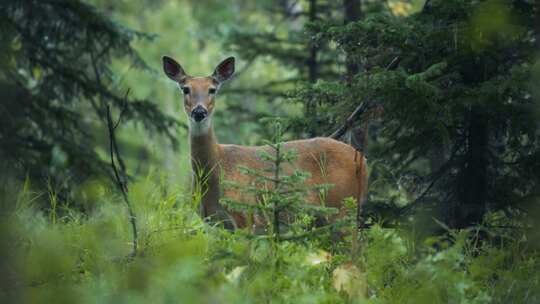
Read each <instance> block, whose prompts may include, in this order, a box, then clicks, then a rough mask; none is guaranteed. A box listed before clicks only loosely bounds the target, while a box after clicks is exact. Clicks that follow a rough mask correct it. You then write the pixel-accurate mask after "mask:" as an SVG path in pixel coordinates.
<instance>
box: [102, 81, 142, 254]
mask: <svg viewBox="0 0 540 304" xmlns="http://www.w3.org/2000/svg"><path fill="white" fill-rule="evenodd" d="M128 95H129V89H128V91H127V92H126V95H125V97H124V106H123V109H122V111H121V113H120V116H119V117H118V121H116V122H115V123H113V120H112V117H111V108H110V106H109V105H107V129H108V131H109V152H110V158H111V168H112V169H113V172H114V178H115V182H116V185H117V186H118V188H119V189H120V192H121V193H122V198H123V200H124V203H125V204H126V208H127V210H128V213H129V222H130V224H131V231H132V234H133V241H132V246H133V247H132V250H131V253H130V254H129V256H128V258H129V259H133V258H134V257H135V256H136V255H137V243H138V234H137V218H136V216H135V212H134V211H133V208H132V207H131V203H130V201H129V197H128V194H127V193H128V186H127V173H126V165H125V163H124V161H123V160H122V157H121V156H120V152H119V150H118V144H117V141H116V135H115V130H116V128H117V127H118V125H119V124H120V121H121V119H122V115H123V114H124V112H125V109H126V105H127V96H128ZM116 163H118V166H119V167H120V168H118V166H117V164H116Z"/></svg>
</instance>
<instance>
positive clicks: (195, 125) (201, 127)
mask: <svg viewBox="0 0 540 304" xmlns="http://www.w3.org/2000/svg"><path fill="white" fill-rule="evenodd" d="M211 119H212V116H211V115H210V116H208V117H206V118H205V119H203V120H202V121H195V120H193V119H192V118H191V117H190V118H189V134H191V136H192V137H199V136H204V135H207V134H208V131H210V126H211V125H212V124H211Z"/></svg>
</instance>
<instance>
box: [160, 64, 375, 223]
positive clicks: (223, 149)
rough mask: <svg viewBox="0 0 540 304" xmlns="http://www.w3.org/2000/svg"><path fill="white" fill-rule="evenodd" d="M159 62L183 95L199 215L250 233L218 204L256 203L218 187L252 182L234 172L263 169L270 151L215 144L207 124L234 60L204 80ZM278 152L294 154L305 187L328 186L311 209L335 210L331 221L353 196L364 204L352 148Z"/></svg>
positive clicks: (329, 143)
mask: <svg viewBox="0 0 540 304" xmlns="http://www.w3.org/2000/svg"><path fill="white" fill-rule="evenodd" d="M162 61H163V71H164V73H165V75H166V76H167V77H168V78H169V79H170V80H172V81H174V82H175V83H176V84H177V86H178V88H179V89H180V92H181V94H182V95H183V106H184V110H185V112H186V114H187V118H188V132H189V143H190V146H191V164H192V169H193V175H192V176H193V177H194V179H195V180H194V184H197V183H199V184H201V183H203V189H199V190H200V191H201V193H202V198H201V203H200V213H201V216H202V217H203V218H205V219H210V220H216V221H223V222H226V221H230V222H232V223H231V225H232V228H249V227H246V225H248V224H252V221H249V219H248V218H247V215H246V214H242V213H240V212H234V211H232V210H225V207H223V206H222V205H221V204H220V202H219V201H220V198H222V197H227V198H231V199H235V200H237V201H238V200H240V201H244V202H246V201H248V202H253V203H255V202H256V200H255V199H254V198H246V197H243V194H242V193H241V191H239V190H234V189H225V190H223V189H222V187H220V182H221V181H222V180H229V181H234V182H236V183H239V184H245V185H248V184H249V183H250V182H251V180H250V179H253V177H249V176H247V175H244V174H241V172H240V171H239V170H238V167H239V166H240V165H242V166H245V167H250V168H254V169H262V168H264V166H267V164H265V163H264V161H263V160H261V158H260V151H262V150H266V151H270V149H269V147H268V146H241V145H234V144H220V143H218V141H217V138H216V135H215V133H214V128H213V124H212V121H213V118H214V117H213V114H214V110H215V107H216V96H217V93H218V91H219V90H220V88H221V86H222V84H223V83H225V82H226V81H227V80H229V79H230V78H231V77H232V76H233V74H234V71H235V58H234V57H228V58H226V59H225V60H223V61H222V62H221V63H219V64H218V65H217V67H216V68H215V70H214V72H213V73H212V74H211V75H210V76H206V77H193V76H190V75H188V74H187V73H186V72H185V70H184V69H183V68H182V66H181V65H180V64H179V63H178V62H177V61H176V60H174V59H173V58H171V57H169V56H163V57H162ZM283 148H284V149H285V150H287V149H294V150H295V153H296V154H297V158H296V160H295V161H294V163H293V164H292V167H293V168H295V169H298V170H302V171H305V172H309V174H310V177H309V178H308V179H306V180H305V184H306V186H313V185H320V184H331V185H333V186H332V187H331V188H330V189H328V190H327V193H326V195H325V198H324V200H325V201H324V202H321V201H320V195H319V193H315V191H314V193H310V195H309V198H308V201H309V202H310V203H312V204H322V203H324V204H325V206H327V207H333V208H336V209H338V210H339V213H338V214H337V215H335V216H333V219H331V221H335V220H336V219H338V218H342V217H343V216H345V214H346V210H345V208H342V207H343V206H342V204H343V200H344V199H345V198H348V197H353V198H355V199H356V200H357V202H358V204H361V202H362V201H363V200H364V198H365V195H366V190H367V168H366V158H365V157H364V155H363V154H362V153H361V152H359V151H357V150H356V149H355V148H353V147H352V146H350V145H347V144H345V143H343V142H340V141H337V140H334V139H331V138H326V137H316V138H311V139H300V140H293V141H288V142H284V143H283ZM321 159H325V162H324V164H322V165H323V166H325V168H321V161H320V160H321ZM288 170H292V168H289V169H288ZM197 172H198V173H197ZM201 172H203V173H204V174H201ZM203 178H204V179H205V180H204V182H203V181H202V179H203ZM197 179H198V180H197ZM359 206H360V205H359Z"/></svg>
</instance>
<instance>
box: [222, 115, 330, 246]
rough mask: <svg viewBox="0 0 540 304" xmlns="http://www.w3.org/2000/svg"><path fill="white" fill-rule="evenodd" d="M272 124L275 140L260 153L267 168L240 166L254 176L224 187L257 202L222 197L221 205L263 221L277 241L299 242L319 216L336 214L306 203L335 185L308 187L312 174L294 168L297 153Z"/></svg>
mask: <svg viewBox="0 0 540 304" xmlns="http://www.w3.org/2000/svg"><path fill="white" fill-rule="evenodd" d="M273 125H274V138H273V140H272V141H267V142H266V144H267V147H268V148H267V149H264V150H263V151H262V152H261V153H260V154H259V156H260V158H261V160H262V161H264V162H265V163H267V164H268V166H266V167H264V168H263V169H254V168H249V167H245V166H240V167H239V168H238V169H239V170H240V172H241V173H242V174H245V175H247V176H249V177H251V179H250V180H251V183H250V184H248V185H245V184H239V183H237V182H233V181H225V182H224V186H225V187H231V188H235V189H238V190H239V191H240V192H242V193H243V194H245V196H244V197H249V198H252V199H253V200H254V201H242V202H240V201H235V200H232V199H229V198H223V199H222V200H221V203H222V204H224V205H225V206H226V207H227V208H229V209H231V210H234V211H239V212H245V213H247V214H249V215H250V217H255V218H261V219H262V220H263V222H264V225H265V227H264V228H265V231H266V232H267V234H268V236H269V237H270V238H272V239H273V240H275V241H280V240H292V239H299V238H303V236H308V235H309V234H306V231H307V230H308V229H309V228H310V227H312V226H313V224H314V222H315V219H316V218H317V217H327V216H328V215H331V214H335V213H337V210H336V209H335V208H328V207H325V206H324V205H323V204H321V205H315V204H313V203H310V202H308V201H307V198H308V197H309V193H310V192H313V191H315V192H316V193H325V192H326V191H327V190H328V188H329V187H331V186H332V185H328V184H321V185H315V186H306V185H305V183H304V182H305V180H306V179H307V178H309V176H310V175H309V173H307V172H303V171H300V170H297V169H296V168H294V161H295V160H296V159H297V157H298V154H297V152H296V151H295V150H293V149H287V148H286V147H285V145H284V144H283V142H282V134H283V133H282V132H283V131H282V125H281V123H280V121H279V120H275V121H274V123H273ZM323 196H324V195H323Z"/></svg>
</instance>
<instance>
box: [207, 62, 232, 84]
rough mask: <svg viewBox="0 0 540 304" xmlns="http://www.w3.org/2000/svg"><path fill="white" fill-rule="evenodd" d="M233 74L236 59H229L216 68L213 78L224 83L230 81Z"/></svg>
mask: <svg viewBox="0 0 540 304" xmlns="http://www.w3.org/2000/svg"><path fill="white" fill-rule="evenodd" d="M232 74H234V57H229V58H227V59H225V60H223V61H222V62H221V63H220V64H219V65H218V66H217V67H216V69H215V70H214V74H212V77H214V78H216V79H217V81H219V82H223V81H225V80H227V79H229V78H230V77H231V76H232Z"/></svg>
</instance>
